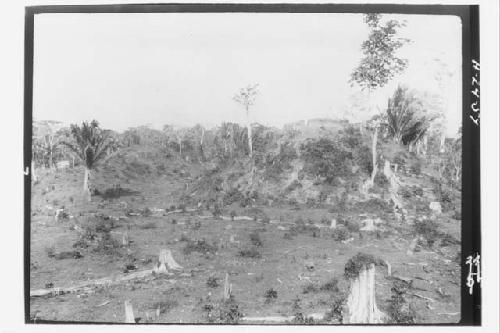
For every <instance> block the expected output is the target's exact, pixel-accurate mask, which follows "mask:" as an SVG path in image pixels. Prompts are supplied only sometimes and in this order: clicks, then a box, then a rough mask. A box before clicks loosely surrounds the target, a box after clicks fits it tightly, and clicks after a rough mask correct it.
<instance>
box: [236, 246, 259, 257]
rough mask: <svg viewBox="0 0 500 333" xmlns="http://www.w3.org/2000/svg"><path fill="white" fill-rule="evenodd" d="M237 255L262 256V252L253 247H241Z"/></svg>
mask: <svg viewBox="0 0 500 333" xmlns="http://www.w3.org/2000/svg"><path fill="white" fill-rule="evenodd" d="M238 255H239V256H240V257H243V258H255V259H258V258H262V254H261V253H260V252H259V250H257V249H256V248H255V247H251V248H248V249H242V250H240V251H239V252H238Z"/></svg>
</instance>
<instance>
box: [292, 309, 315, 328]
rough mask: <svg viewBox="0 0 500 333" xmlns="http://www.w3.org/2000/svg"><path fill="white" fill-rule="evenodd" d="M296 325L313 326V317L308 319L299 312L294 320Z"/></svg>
mask: <svg viewBox="0 0 500 333" xmlns="http://www.w3.org/2000/svg"><path fill="white" fill-rule="evenodd" d="M292 323H293V324H295V325H311V324H314V318H313V317H306V316H304V314H303V313H302V312H297V313H296V314H295V317H294V318H293V320H292Z"/></svg>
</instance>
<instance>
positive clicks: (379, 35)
mask: <svg viewBox="0 0 500 333" xmlns="http://www.w3.org/2000/svg"><path fill="white" fill-rule="evenodd" d="M381 19H382V15H381V14H373V13H369V14H365V15H364V21H365V23H366V24H367V25H368V27H369V29H370V34H369V35H368V39H367V40H365V41H364V42H363V44H362V45H361V50H362V52H363V58H362V59H361V61H360V63H359V65H358V66H357V67H356V68H355V69H354V71H353V72H352V74H351V79H350V82H351V84H354V83H356V84H358V85H359V86H360V87H361V89H362V90H368V96H369V97H368V99H369V102H368V103H369V107H368V110H369V112H371V111H372V108H373V105H372V104H373V99H372V94H373V93H374V92H375V91H376V90H377V89H379V88H381V87H384V86H385V85H386V84H388V83H389V82H390V81H391V80H392V79H393V78H394V77H395V76H396V75H398V74H401V73H402V72H403V71H404V70H405V69H406V67H407V66H408V60H406V59H403V58H399V57H397V55H396V52H397V51H398V50H399V49H400V48H401V47H403V45H405V44H406V43H408V42H409V40H408V39H404V38H399V37H397V36H396V35H397V32H398V29H399V28H402V27H404V25H405V23H404V22H399V21H397V20H388V21H386V22H385V23H384V24H382V23H381ZM373 128H374V129H373V137H372V140H373V142H372V166H373V167H372V175H371V178H370V183H369V185H370V186H373V182H374V180H375V176H376V174H377V137H378V130H379V124H376V123H375V126H373Z"/></svg>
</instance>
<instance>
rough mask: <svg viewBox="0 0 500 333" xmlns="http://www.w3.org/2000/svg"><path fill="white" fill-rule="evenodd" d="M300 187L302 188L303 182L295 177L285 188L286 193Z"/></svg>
mask: <svg viewBox="0 0 500 333" xmlns="http://www.w3.org/2000/svg"><path fill="white" fill-rule="evenodd" d="M298 188H302V183H301V182H300V181H299V180H297V179H295V180H293V181H292V182H291V183H290V185H288V186H287V187H286V188H285V193H290V192H293V191H295V190H296V189H298Z"/></svg>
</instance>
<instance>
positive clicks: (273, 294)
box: [264, 288, 278, 303]
mask: <svg viewBox="0 0 500 333" xmlns="http://www.w3.org/2000/svg"><path fill="white" fill-rule="evenodd" d="M264 298H265V299H266V303H270V302H271V301H273V300H275V299H277V298H278V292H277V291H276V290H274V289H273V288H270V289H268V290H266V292H265V293H264Z"/></svg>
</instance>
